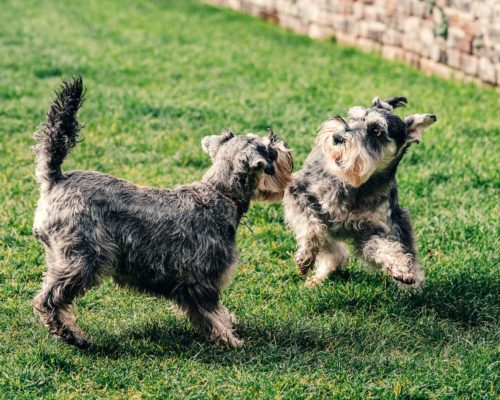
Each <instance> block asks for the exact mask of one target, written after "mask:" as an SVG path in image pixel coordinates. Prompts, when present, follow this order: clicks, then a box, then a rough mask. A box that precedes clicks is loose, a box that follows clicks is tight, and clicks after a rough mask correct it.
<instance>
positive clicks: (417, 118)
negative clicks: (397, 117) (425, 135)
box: [405, 114, 437, 143]
mask: <svg viewBox="0 0 500 400" xmlns="http://www.w3.org/2000/svg"><path fill="white" fill-rule="evenodd" d="M436 121H437V118H436V116H435V115H434V114H413V115H410V116H409V117H406V118H405V124H406V135H407V142H408V143H412V142H417V143H420V142H421V141H422V132H423V131H424V129H425V128H427V127H429V126H431V125H432V124H433V123H434V122H436Z"/></svg>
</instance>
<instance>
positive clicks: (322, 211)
mask: <svg viewBox="0 0 500 400" xmlns="http://www.w3.org/2000/svg"><path fill="white" fill-rule="evenodd" d="M405 104H406V98H404V97H393V98H390V99H387V100H385V101H382V100H380V99H379V98H375V99H374V100H373V103H372V106H371V107H369V108H365V107H353V108H351V109H350V110H349V112H348V116H349V118H348V120H345V119H344V118H342V117H341V116H337V117H335V118H332V119H329V120H327V121H326V122H324V123H323V124H322V125H321V127H320V128H319V134H318V137H317V140H316V144H315V146H314V148H313V150H312V151H311V153H310V154H309V156H308V158H307V160H306V161H305V163H304V166H303V168H302V169H301V170H300V171H298V172H296V173H295V174H294V176H293V182H292V183H291V185H290V186H289V187H288V188H287V190H286V192H285V195H284V199H283V201H284V205H285V219H286V221H287V223H288V225H289V226H290V227H291V228H292V230H293V232H294V234H295V237H296V239H297V252H296V255H295V262H296V265H297V268H298V270H299V272H300V273H301V274H302V275H305V274H307V272H308V271H309V270H310V269H311V268H312V267H313V266H314V265H315V263H316V268H315V271H314V273H313V275H312V276H310V277H309V278H308V279H307V281H306V286H307V287H310V288H311V287H314V286H316V285H319V284H321V283H322V282H323V281H324V280H325V278H326V277H327V276H328V275H329V274H330V273H331V272H332V271H334V270H336V269H338V268H341V267H343V266H344V265H345V264H346V263H347V260H348V255H349V253H348V251H347V248H346V246H345V245H344V244H343V241H345V240H348V241H350V242H351V243H352V244H353V245H354V247H355V249H356V252H357V253H358V255H359V256H360V257H361V258H362V259H363V260H364V261H366V262H367V263H369V264H372V265H375V266H376V267H378V268H380V269H382V270H383V271H385V272H387V273H389V274H390V275H391V276H392V277H393V278H394V279H395V280H396V281H397V282H398V283H399V284H400V285H401V286H403V287H418V286H419V285H420V284H421V283H422V282H423V280H424V273H423V271H422V269H421V268H420V266H419V264H418V261H417V253H416V250H415V244H414V239H413V232H412V226H411V221H410V216H409V214H408V212H407V210H405V209H404V208H401V207H400V205H399V201H398V189H397V184H396V170H397V167H398V165H399V162H400V161H401V159H402V157H403V155H404V154H405V152H406V151H407V150H408V148H409V146H410V145H411V144H412V143H414V142H420V140H421V139H422V131H423V130H424V129H425V128H427V127H428V126H429V125H431V124H433V123H434V122H435V121H436V117H435V116H434V115H431V114H415V115H411V116H409V117H407V118H405V119H404V120H402V119H401V118H399V117H398V116H397V115H395V114H394V113H393V108H396V107H399V106H402V105H405Z"/></svg>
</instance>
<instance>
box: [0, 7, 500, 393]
mask: <svg viewBox="0 0 500 400" xmlns="http://www.w3.org/2000/svg"><path fill="white" fill-rule="evenodd" d="M0 10H1V11H0V71H1V73H0V171H1V175H0V397H1V398H8V399H14V398H42V397H43V398H60V399H63V398H64V399H67V398H124V397H133V398H139V397H144V398H148V397H153V398H166V397H172V398H175V397H178V398H199V399H205V398H255V397H262V398H310V399H313V398H315V399H316V398H363V399H365V398H404V399H424V398H439V399H455V398H495V397H496V396H498V395H499V383H500V382H499V372H498V371H499V361H500V352H499V347H498V343H499V339H500V337H499V335H498V327H499V325H498V322H499V304H500V296H499V295H500V279H499V278H500V273H499V264H500V263H499V257H498V255H499V249H500V240H499V236H500V232H499V226H500V224H499V206H498V199H499V184H500V177H499V168H498V165H499V161H500V160H499V156H498V154H499V150H500V118H499V108H500V107H499V105H500V104H499V94H498V92H495V91H494V90H492V89H484V88H480V87H477V86H474V85H472V84H462V83H458V82H451V81H445V80H442V79H439V78H433V77H426V76H424V75H423V74H422V73H420V72H418V71H415V70H414V69H412V68H411V67H408V66H405V65H403V64H401V63H394V62H388V61H384V60H382V59H380V58H379V57H378V56H376V55H373V54H363V53H361V52H359V51H357V50H355V49H352V48H346V47H341V46H337V45H335V44H334V43H332V42H315V41H311V40H309V39H307V38H304V37H301V36H297V35H295V34H292V33H290V32H287V31H285V30H283V29H281V28H279V27H276V26H273V25H269V24H266V23H264V22H262V21H259V20H256V19H253V18H250V17H247V16H244V15H239V14H236V13H234V12H231V11H228V10H220V9H215V8H212V7H209V6H206V5H200V4H197V3H195V2H193V1H177V2H174V1H150V2H133V1H127V2H125V1H120V2H118V1H116V2H114V1H113V2H112V1H106V2H102V1H97V0H93V1H89V2H64V1H62V0H61V1H14V0H12V1H5V0H3V1H0ZM73 74H82V75H83V77H84V78H85V81H86V84H87V86H88V96H87V103H86V104H85V107H84V109H83V111H82V113H81V119H82V121H85V122H86V123H87V127H86V128H85V130H84V132H83V135H84V137H85V140H84V141H83V142H82V143H80V144H79V145H78V147H77V148H76V149H75V150H74V151H73V153H72V155H71V157H70V158H69V159H68V160H67V161H66V163H65V164H64V168H65V169H66V170H70V169H73V168H80V169H97V170H100V171H103V172H107V173H110V174H113V175H117V176H120V177H123V178H126V179H129V180H132V181H134V182H136V183H138V184H146V185H153V186H164V187H170V186H172V185H176V184H181V183H186V182H191V181H193V180H196V179H198V178H200V177H201V176H202V174H203V171H204V170H205V169H206V168H207V167H208V165H209V160H208V157H207V156H206V155H204V154H203V153H202V151H201V148H200V139H201V138H202V137H203V136H204V135H207V134H213V133H217V132H218V131H219V130H220V129H221V128H223V127H227V128H230V129H233V130H234V131H236V132H240V133H243V132H249V131H253V132H256V133H263V132H264V131H265V130H266V129H267V128H268V127H269V126H272V127H273V129H274V130H275V132H277V133H278V134H280V135H282V136H284V137H285V138H286V139H287V141H288V143H289V144H290V145H291V147H293V149H294V156H295V160H296V166H297V168H299V167H300V165H301V164H302V162H303V160H304V158H305V157H306V155H307V153H308V151H309V150H310V148H311V145H312V143H313V140H314V132H315V129H316V127H317V126H318V124H319V123H320V122H322V121H323V120H324V119H325V118H326V117H327V116H330V115H334V114H337V113H345V112H346V110H347V108H348V107H350V106H352V105H357V104H368V103H369V102H370V101H371V99H372V98H373V97H374V96H381V97H385V96H392V95H405V96H407V97H408V98H409V102H410V103H409V106H408V108H407V109H406V110H402V111H401V112H400V113H401V114H406V113H414V112H429V113H435V114H437V116H438V118H439V121H438V123H437V124H435V125H434V126H433V127H432V128H431V129H429V130H428V131H427V132H426V133H425V137H424V141H423V143H422V144H421V145H420V146H414V148H412V149H411V151H410V153H409V154H408V155H407V156H406V158H405V160H404V162H403V164H402V166H401V168H400V170H399V173H398V180H399V185H400V193H401V198H402V199H401V200H402V203H403V204H404V205H405V206H406V207H408V208H409V209H410V210H411V212H412V216H413V221H414V228H415V231H416V236H417V239H418V244H419V254H420V259H421V262H422V265H423V266H424V268H425V270H426V272H427V276H428V281H427V285H426V286H425V288H424V289H423V290H422V291H420V292H418V293H416V294H407V293H404V292H401V291H400V290H398V289H396V288H395V287H394V285H393V283H392V281H391V279H389V278H388V277H386V276H384V275H382V274H379V273H374V272H367V271H365V270H364V269H363V268H362V267H361V266H360V265H359V264H358V263H357V262H356V261H355V260H353V261H351V263H350V264H349V267H348V268H347V271H345V272H342V273H339V274H336V275H334V276H333V277H332V279H330V280H329V281H327V282H326V283H325V285H324V286H323V287H321V288H318V289H315V290H312V291H309V290H306V289H305V288H304V286H303V282H302V281H301V279H300V278H299V277H298V276H297V274H296V272H295V268H294V265H293V261H292V259H293V252H294V240H293V237H292V235H291V234H290V232H289V231H287V229H286V228H285V227H284V226H283V210H282V207H281V205H279V204H273V205H268V204H254V205H253V206H252V208H251V210H250V212H249V214H248V222H249V225H250V226H251V227H252V229H253V233H252V232H250V231H249V230H248V229H246V228H245V227H241V228H240V231H239V234H238V240H239V243H238V247H239V249H240V254H241V261H240V266H239V270H238V273H237V276H236V278H235V281H234V283H233V285H232V286H231V287H230V288H229V289H228V290H227V291H226V293H225V294H224V299H223V300H224V303H225V304H226V305H227V306H228V308H229V309H230V310H232V311H234V312H235V313H236V314H237V315H238V316H239V319H240V324H239V325H238V327H237V334H238V335H239V336H240V337H242V338H244V339H245V341H246V345H245V347H243V348H242V349H240V350H225V349H221V348H217V347H214V346H212V345H211V344H209V343H208V342H207V341H206V340H205V339H204V338H203V337H202V336H200V335H199V334H198V333H196V331H195V330H194V329H193V327H192V326H191V324H190V323H189V322H188V321H187V320H185V319H183V318H179V317H178V316H176V315H175V314H174V313H173V312H172V311H171V310H170V308H169V305H168V303H167V302H166V301H164V300H159V299H156V298H153V297H148V296H143V295H138V294H134V293H129V292H126V291H123V290H121V289H118V288H116V287H115V286H114V285H113V284H112V283H111V282H107V283H105V284H104V285H103V286H101V287H99V288H97V289H93V290H91V291H90V292H89V293H88V294H87V295H86V296H85V297H84V298H83V299H81V300H80V301H78V318H79V321H80V324H81V326H82V327H83V329H84V330H85V331H86V332H87V333H89V334H90V336H91V337H92V339H93V341H94V346H93V347H92V348H91V349H90V350H88V351H80V350H77V349H75V348H72V347H69V346H66V345H64V344H62V343H60V342H57V341H55V340H53V339H52V338H50V337H49V336H48V334H47V332H46V330H45V329H44V328H43V327H42V326H41V324H40V323H39V322H38V320H37V318H35V316H34V315H33V314H32V311H31V307H30V299H31V298H32V297H33V296H34V294H35V293H36V292H37V290H38V288H39V283H40V278H41V274H42V272H43V270H44V261H43V253H42V247H41V245H40V244H39V243H37V242H36V241H35V240H34V239H33V237H32V236H31V225H32V218H33V212H34V208H35V204H36V201H37V198H38V193H37V186H36V184H35V181H34V179H33V167H34V165H33V156H32V153H31V152H30V146H31V145H32V144H33V141H32V132H33V131H34V130H35V127H36V126H37V125H38V123H39V122H40V121H41V120H42V119H43V118H44V114H45V112H46V110H47V107H48V105H49V103H50V99H51V93H53V90H54V89H55V88H56V87H57V86H58V85H59V84H60V82H61V79H62V78H69V77H70V76H72V75H73Z"/></svg>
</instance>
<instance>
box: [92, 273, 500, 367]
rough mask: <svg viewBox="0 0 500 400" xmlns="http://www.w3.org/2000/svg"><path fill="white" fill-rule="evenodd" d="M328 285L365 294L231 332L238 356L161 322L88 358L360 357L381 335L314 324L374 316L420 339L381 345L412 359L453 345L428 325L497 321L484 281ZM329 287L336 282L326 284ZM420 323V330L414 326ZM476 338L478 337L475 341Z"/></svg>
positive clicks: (345, 276) (493, 288)
mask: <svg viewBox="0 0 500 400" xmlns="http://www.w3.org/2000/svg"><path fill="white" fill-rule="evenodd" d="M367 278H369V279H370V280H368V281H367ZM332 280H334V281H335V280H337V281H339V280H340V281H344V282H348V281H353V280H354V281H356V280H360V281H363V284H364V285H365V287H366V286H368V288H367V289H368V290H367V291H368V292H369V294H368V295H365V293H363V292H361V293H360V294H359V295H356V296H349V295H340V296H331V292H330V293H328V291H325V292H324V295H319V296H315V295H311V296H310V298H309V299H308V301H311V306H312V309H313V310H315V311H316V314H315V315H304V316H303V318H301V317H299V318H296V319H294V320H290V321H286V320H285V321H283V320H279V318H276V319H272V318H271V319H269V318H267V319H259V317H258V316H257V317H256V318H255V320H253V321H252V320H250V321H249V320H246V321H244V322H242V323H241V324H239V325H237V327H236V332H237V335H238V336H239V337H241V338H243V339H244V340H245V341H246V343H245V346H244V347H243V348H242V349H236V350H235V349H227V348H224V347H220V346H217V345H215V344H213V343H210V342H208V340H206V339H205V337H204V336H203V335H201V334H197V333H195V332H194V331H193V329H192V328H191V326H190V325H189V324H188V323H186V321H182V320H178V321H175V323H173V324H172V323H168V324H166V325H163V324H162V322H154V323H146V324H144V323H142V324H140V325H137V326H134V325H132V326H129V327H128V328H127V329H126V330H124V331H123V332H122V333H121V334H120V335H118V336H113V335H110V334H106V333H105V332H101V334H103V335H102V336H100V337H99V340H98V342H97V343H94V344H93V346H92V347H91V348H90V349H89V350H87V354H88V355H90V356H91V357H111V358H119V357H122V356H123V355H138V354H141V355H144V354H146V355H148V356H152V357H170V356H175V357H178V358H179V357H180V358H185V359H192V358H196V359H197V360H199V361H200V362H203V363H218V364H225V363H227V364H230V363H232V362H234V361H238V362H254V361H255V359H258V358H265V359H266V360H267V358H269V357H271V358H272V360H273V362H280V361H284V360H289V359H290V357H292V358H293V357H294V356H293V354H296V355H298V356H299V358H300V357H302V356H304V355H306V354H309V356H312V357H313V358H316V357H317V356H318V355H316V356H314V355H313V354H315V353H318V354H320V353H323V354H324V352H329V353H330V352H331V351H333V350H335V349H336V350H337V354H343V355H347V354H350V355H352V354H353V353H356V352H358V351H359V352H360V353H362V354H364V353H365V352H366V351H369V349H370V348H371V347H373V346H374V345H375V344H376V343H377V342H379V340H380V337H379V335H380V332H375V331H373V330H372V328H373V327H372V328H370V327H369V326H368V327H366V326H364V325H363V324H361V325H359V324H357V325H354V326H349V324H346V325H342V324H340V325H339V324H331V323H330V324H329V323H327V324H325V321H324V320H321V318H319V319H318V318H317V317H319V316H321V315H322V314H325V313H331V314H335V312H337V311H347V312H348V313H350V312H352V313H358V314H359V315H360V316H361V319H363V316H364V315H369V314H375V318H377V315H379V316H380V318H381V319H383V320H384V321H385V322H384V323H385V324H386V325H387V324H388V323H389V324H390V325H393V326H397V325H399V330H400V331H401V332H402V333H404V334H407V335H408V337H418V338H419V339H418V340H414V339H411V340H410V339H408V340H407V341H406V342H404V343H400V341H399V339H394V340H392V339H391V340H389V342H388V343H387V344H386V345H387V346H388V347H394V348H398V349H399V348H400V346H402V348H405V349H406V350H409V351H413V350H418V348H419V347H420V346H422V345H424V344H425V346H431V347H432V348H435V349H439V348H441V347H442V346H443V345H444V344H446V343H447V342H448V341H449V340H454V339H450V337H449V334H448V329H447V328H446V326H444V327H443V326H442V324H441V323H440V322H439V321H434V322H433V320H434V319H436V318H437V319H438V320H448V321H451V322H454V323H458V324H459V325H460V326H461V327H462V328H463V329H464V330H468V329H472V328H476V327H480V326H482V325H489V324H494V323H495V321H496V320H497V319H498V315H499V305H498V304H499V303H498V294H499V291H498V289H499V288H498V283H496V282H495V281H494V280H493V279H488V278H487V277H484V278H475V279H472V278H471V277H470V276H468V275H467V274H459V275H455V276H453V277H452V278H450V279H447V280H446V281H440V280H436V281H431V282H429V283H428V284H427V285H426V286H425V287H424V288H423V289H422V290H420V291H418V292H416V293H405V292H402V291H400V290H399V289H397V288H395V287H394V288H391V287H389V288H385V289H384V288H383V287H382V286H381V283H382V284H383V282H381V279H380V278H377V277H376V275H372V274H369V273H363V272H362V271H361V272H359V271H352V272H349V271H347V272H346V271H343V272H341V273H339V274H337V275H335V276H334V277H333V278H332ZM331 284H334V282H327V283H326V285H331ZM360 284H361V283H360ZM371 289H373V290H371ZM380 289H382V290H380ZM429 317H430V318H429ZM419 319H420V320H421V321H420V322H422V321H423V322H422V323H420V322H418V320H419ZM372 322H373V320H372ZM476 336H478V337H480V336H481V333H480V332H479V333H477V335H476ZM423 342H425V343H423ZM367 349H368V350H367ZM266 362H267V361H266Z"/></svg>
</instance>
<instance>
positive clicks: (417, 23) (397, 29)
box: [209, 0, 500, 86]
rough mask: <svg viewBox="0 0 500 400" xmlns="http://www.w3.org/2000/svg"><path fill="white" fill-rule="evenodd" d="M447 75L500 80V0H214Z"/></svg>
mask: <svg viewBox="0 0 500 400" xmlns="http://www.w3.org/2000/svg"><path fill="white" fill-rule="evenodd" d="M209 2H210V3H212V4H216V5H221V6H226V7H231V8H233V9H236V10H239V11H242V12H246V13H250V14H253V15H257V16H260V17H261V18H264V19H266V20H269V21H271V22H274V23H277V24H280V25H282V26H284V27H286V28H289V29H291V30H293V31H295V32H298V33H301V34H305V35H309V36H311V37H313V38H330V37H335V38H336V40H337V41H338V42H339V43H343V44H349V45H354V46H357V47H360V48H361V49H363V50H366V51H376V52H378V53H380V54H381V55H382V56H383V57H385V58H389V59H400V60H404V61H406V62H408V63H410V64H411V65H413V66H415V67H417V68H420V69H422V70H424V71H426V72H428V73H435V74H438V75H441V76H444V77H451V76H455V77H458V78H461V79H465V78H468V79H471V80H479V81H482V82H484V83H487V84H491V85H495V86H498V85H499V84H500V0H358V1H356V0H209Z"/></svg>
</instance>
